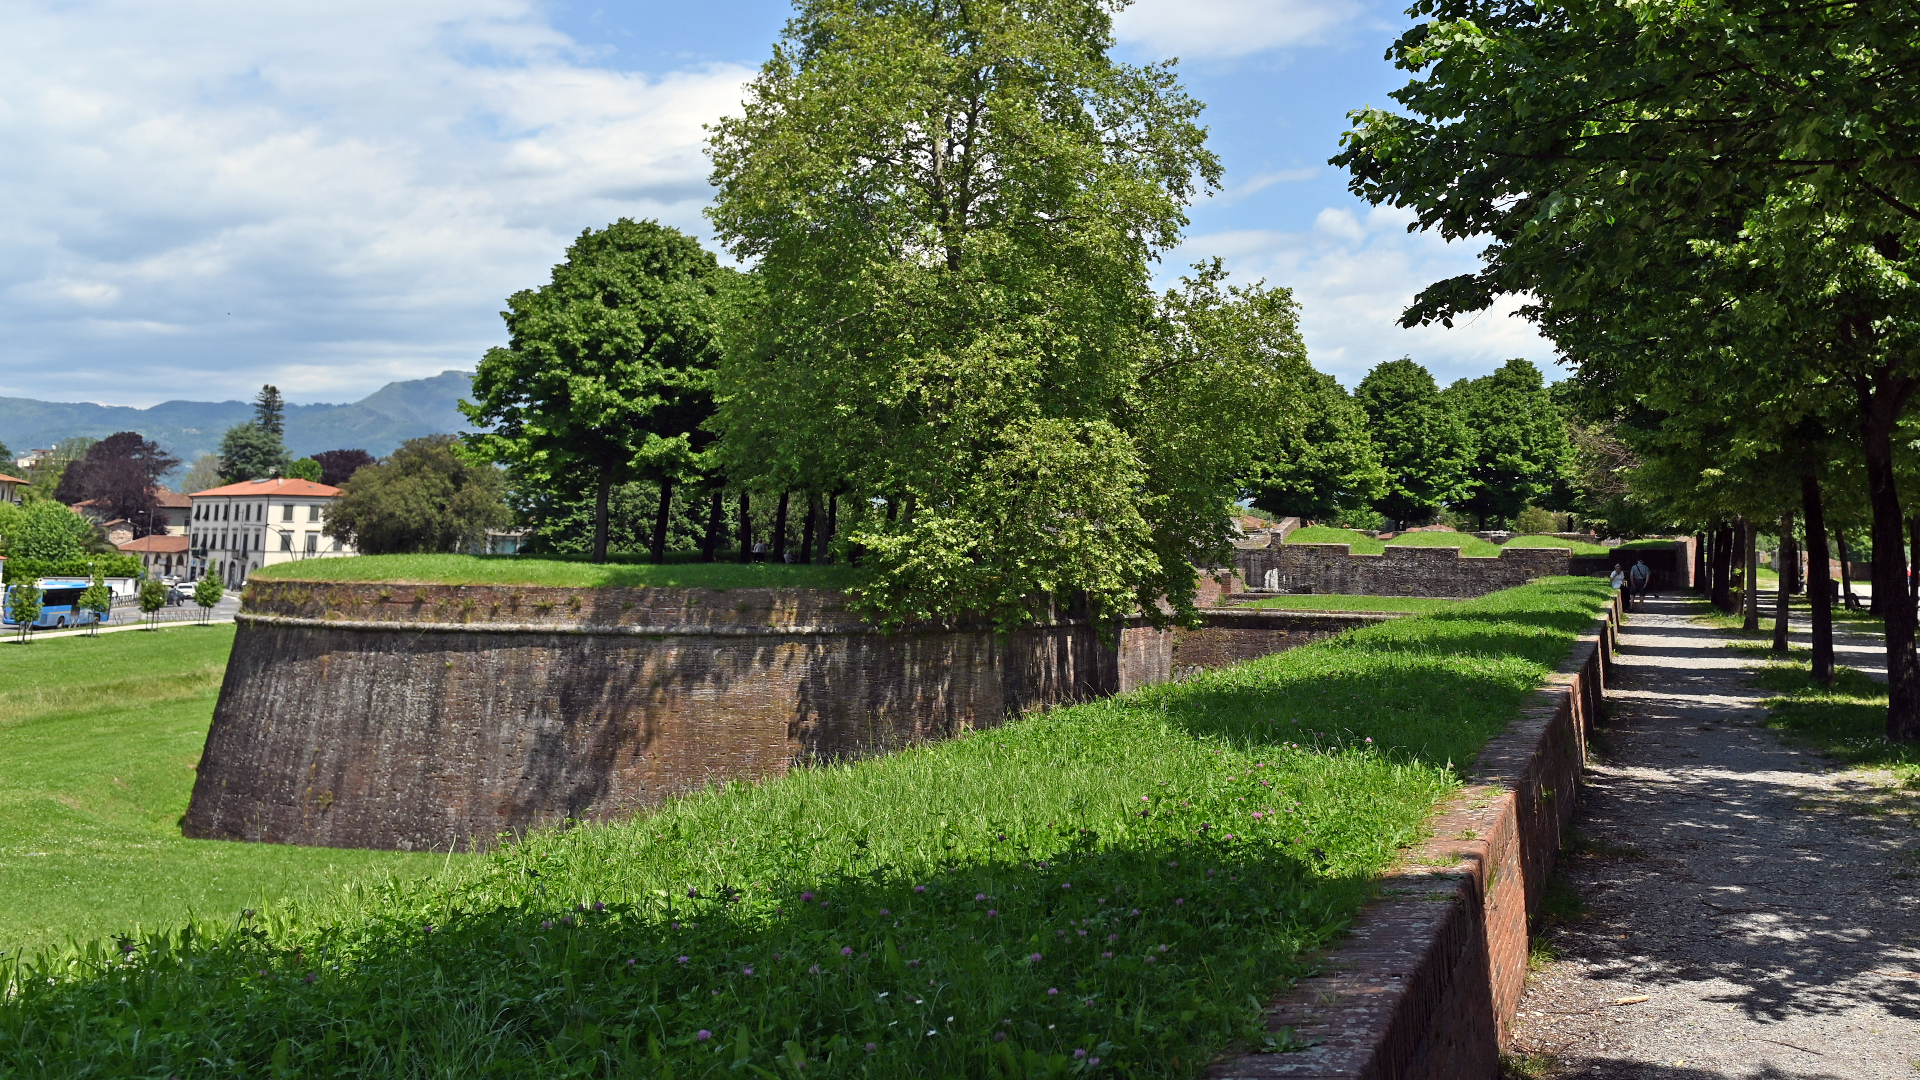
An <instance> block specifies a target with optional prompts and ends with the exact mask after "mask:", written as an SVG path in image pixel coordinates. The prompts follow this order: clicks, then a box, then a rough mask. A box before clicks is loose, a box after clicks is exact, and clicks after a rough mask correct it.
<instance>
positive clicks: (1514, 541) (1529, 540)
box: [1500, 536, 1612, 555]
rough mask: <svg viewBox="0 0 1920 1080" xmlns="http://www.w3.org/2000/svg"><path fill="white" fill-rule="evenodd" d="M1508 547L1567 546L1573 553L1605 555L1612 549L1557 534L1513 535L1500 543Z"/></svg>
mask: <svg viewBox="0 0 1920 1080" xmlns="http://www.w3.org/2000/svg"><path fill="white" fill-rule="evenodd" d="M1500 546H1501V547H1510V548H1567V549H1569V550H1571V551H1572V552H1573V553H1574V554H1575V555H1606V554H1610V553H1611V551H1612V549H1611V548H1608V547H1607V546H1606V545H1604V544H1589V543H1587V542H1586V541H1584V540H1563V539H1561V538H1560V537H1558V536H1515V537H1512V538H1510V539H1508V540H1507V542H1506V543H1504V544H1501V545H1500Z"/></svg>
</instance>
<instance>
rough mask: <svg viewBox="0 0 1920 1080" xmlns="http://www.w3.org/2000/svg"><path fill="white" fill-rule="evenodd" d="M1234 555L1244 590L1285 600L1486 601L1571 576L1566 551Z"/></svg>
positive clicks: (1297, 550) (1328, 547) (1305, 548)
mask: <svg viewBox="0 0 1920 1080" xmlns="http://www.w3.org/2000/svg"><path fill="white" fill-rule="evenodd" d="M1234 556H1235V569H1237V570H1239V571H1240V576H1241V577H1242V578H1243V579H1244V580H1245V581H1246V583H1247V587H1248V588H1250V589H1264V590H1267V591H1269V592H1283V593H1335V594H1347V595H1352V596H1456V597H1471V596H1485V595H1486V594H1487V593H1490V592H1498V591H1499V590H1501V589H1510V588H1513V587H1514V586H1516V585H1525V584H1526V583H1527V582H1529V581H1532V580H1534V579H1535V578H1542V577H1553V576H1558V575H1563V574H1571V573H1574V572H1575V571H1574V570H1573V569H1572V565H1573V552H1572V551H1571V550H1569V549H1566V548H1505V549H1502V550H1501V552H1500V554H1499V555H1498V556H1493V557H1476V558H1467V557H1465V556H1462V555H1461V554H1460V549H1459V548H1450V547H1396V546H1389V547H1388V548H1387V550H1386V553H1385V554H1382V555H1355V554H1353V552H1352V549H1351V546H1350V545H1348V544H1270V545H1268V546H1267V547H1264V548H1253V549H1246V548H1242V549H1240V550H1238V551H1236V552H1235V553H1234Z"/></svg>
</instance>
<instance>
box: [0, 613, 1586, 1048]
mask: <svg viewBox="0 0 1920 1080" xmlns="http://www.w3.org/2000/svg"><path fill="white" fill-rule="evenodd" d="M1607 597H1608V593H1607V590H1606V588H1605V586H1604V584H1603V583H1599V582H1595V581H1592V580H1588V579H1579V578H1559V579H1551V580H1547V581H1543V582H1536V583H1534V584H1531V585H1527V586H1524V587H1521V588H1517V589H1511V590H1507V591H1505V592H1501V593H1495V594H1493V595H1490V596H1486V597H1482V598H1479V599H1477V600H1469V601H1464V602H1460V603H1458V604H1455V605H1452V606H1450V607H1448V608H1447V609H1445V610H1441V611H1437V612H1434V613H1432V614H1429V615H1424V616H1416V617H1413V618H1409V619H1403V620H1397V621H1394V622H1391V623H1386V624H1382V625H1379V626H1372V627H1367V628H1365V629H1362V630H1359V631H1356V632H1354V633H1351V634H1347V635H1342V636H1340V637H1338V638H1333V639H1328V640H1326V641H1322V642H1317V643H1315V644H1313V645H1310V646H1307V647H1304V648H1301V649H1296V650H1293V651H1291V652H1287V653H1282V654H1279V655H1276V656H1271V657H1267V658H1264V659H1262V660H1258V661H1254V662H1252V663H1249V664H1245V665H1241V666H1238V667H1234V668H1229V669H1224V670H1219V671H1213V672H1205V673H1202V674H1199V675H1197V676H1194V677H1192V678H1190V679H1186V680H1183V681H1181V682H1179V683H1174V684H1169V685H1165V686H1158V687H1151V688H1148V689H1146V690H1143V691H1140V692H1137V693H1134V694H1130V695H1127V696H1125V697H1121V698H1113V699H1108V700H1104V701H1098V702H1092V703H1088V704H1084V705H1079V706H1074V707H1071V708H1063V709H1056V710H1054V711H1052V712H1049V713H1045V714H1042V715H1036V716H1032V717H1029V718H1026V719H1023V720H1020V721H1017V722H1014V723H1009V724H1006V725H1004V726H1001V727H998V728H994V729H990V730H987V731H983V732H979V733H976V734H973V735H971V736H968V737H966V738H962V739H958V740H954V741H950V742H945V743H940V744H936V745H932V746H928V747H925V748H922V749H918V750H912V751H908V752H903V753H899V754H895V755H892V756H889V757H884V758H877V759H872V760H867V761H861V762H857V763H850V764H841V765H831V766H823V767H819V768H812V769H805V770H801V771H797V772H795V773H793V774H791V775H789V776H787V777H786V778H784V779H781V780H775V781H768V782H766V783H761V784H740V785H733V786H729V787H727V788H725V789H715V790H711V791H708V792H706V793H704V794H700V795H695V796H691V797H687V798H682V799H678V800H675V801H673V802H671V803H669V804H668V805H667V806H666V807H664V808H663V809H661V810H660V811H658V812H656V813H653V814H650V815H646V816H642V817H639V818H636V819H634V820H632V821H629V822H626V823H621V824H615V825H606V826H588V827H580V828H576V829H573V830H570V831H564V832H560V831H556V832H548V833H542V834H537V835H535V836H534V837H531V838H530V839H529V840H527V841H526V842H524V843H521V844H518V845H515V846H512V847H509V848H505V849H502V850H500V851H498V852H496V853H494V854H492V855H489V856H486V857H484V858H481V859H479V860H476V861H475V862H474V863H472V864H470V865H466V866H456V868H455V869H454V871H453V872H452V874H451V875H449V876H447V877H442V878H436V879H431V880H427V881H420V882H414V883H411V884H407V885H403V886H397V887H394V888H391V889H385V890H368V891H363V892H360V893H358V894H355V895H353V896H351V897H346V898H343V899H339V900H336V901H334V902H332V903H331V904H328V905H319V906H314V907H310V908H306V909H304V910H291V911H288V912H285V913H284V914H281V915H277V916H276V917H275V918H273V919H270V920H266V919H263V920H254V921H252V922H248V923H245V924H243V925H241V926H239V927H235V925H234V924H232V923H207V924H203V925H201V926H198V927H196V928H195V929H194V930H193V932H192V933H191V934H190V935H189V934H185V933H176V934H174V935H171V936H166V937H162V936H154V937H150V938H148V939H147V940H146V941H145V942H143V943H141V944H140V945H139V946H137V947H136V948H135V949H133V950H132V951H131V952H129V953H128V954H127V955H126V956H125V957H124V958H121V957H119V956H117V955H114V954H111V953H110V952H109V951H108V950H101V951H100V952H99V954H98V955H97V956H96V957H95V958H94V959H93V961H92V962H90V963H68V964H55V963H48V964H41V965H36V966H31V967H29V968H27V969H26V970H24V971H22V972H20V976H21V977H19V978H17V979H16V980H15V981H14V983H13V986H12V996H11V997H10V998H5V997H0V1072H8V1071H23V1072H31V1073H33V1074H35V1075H43V1076H69V1075H71V1076H78V1075H133V1074H138V1075H154V1076H165V1075H169V1074H177V1075H180V1076H189V1075H211V1074H212V1073H214V1072H219V1073H222V1074H232V1075H242V1074H244V1075H267V1074H269V1073H272V1074H275V1075H280V1074H285V1075H323V1074H324V1075H355V1076H398V1075H403V1074H404V1075H408V1076H422V1075H442V1076H455V1075H460V1076H464V1075H474V1074H478V1073H482V1072H486V1073H491V1074H499V1075H536V1074H537V1075H545V1076H589V1075H591V1076H647V1077H668V1076H671V1077H677V1078H686V1077H709V1076H711V1077H721V1076H735V1075H737V1076H741V1077H748V1076H753V1077H798V1076H800V1075H802V1070H803V1069H804V1075H805V1076H807V1077H975V1076H977V1077H989V1076H1023V1077H1028V1076H1065V1075H1079V1074H1081V1073H1084V1072H1086V1071H1089V1070H1092V1069H1094V1068H1096V1067H1097V1068H1099V1069H1101V1071H1103V1072H1109V1073H1112V1074H1114V1075H1119V1076H1129V1077H1149V1076H1151V1077H1162V1076H1193V1075H1197V1074H1198V1072H1199V1071H1200V1070H1201V1069H1203V1068H1204V1067H1205V1065H1206V1064H1207V1062H1208V1061H1209V1060H1210V1059H1211V1058H1212V1057H1213V1056H1214V1055H1215V1054H1217V1053H1218V1052H1220V1051H1221V1050H1222V1049H1223V1048H1225V1047H1227V1046H1228V1045H1230V1044H1233V1043H1235V1042H1247V1043H1251V1044H1252V1045H1256V1046H1257V1045H1260V1042H1261V1033H1260V1031H1259V1028H1258V1024H1257V1021H1258V1015H1259V1008H1260V1004H1261V1002H1262V1001H1263V1000H1265V999H1266V998H1267V997H1268V995H1270V994H1271V993H1273V992H1275V991H1277V990H1279V989H1282V988H1283V987H1284V986H1285V985H1287V983H1288V982H1289V980H1291V979H1293V978H1296V977H1298V976H1299V975H1301V974H1302V973H1303V972H1304V971H1305V970H1307V969H1308V965H1309V963H1310V955H1311V952H1312V950H1314V949H1315V948H1317V947H1318V946H1320V945H1323V944H1325V943H1326V942H1328V941H1329V940H1330V939H1332V938H1334V937H1335V936H1337V935H1338V934H1339V933H1340V931H1341V930H1342V929H1343V928H1344V927H1345V926H1346V924H1347V922H1348V921H1349V919H1350V918H1351V917H1352V915H1353V913H1354V912H1355V911H1356V909H1357V907H1358V905H1359V904H1360V903H1361V902H1362V900H1363V899H1364V897H1365V896H1366V895H1367V893H1368V891H1369V889H1370V887H1371V882H1372V881H1373V880H1374V878H1375V877H1376V876H1377V875H1378V873H1379V872H1380V871H1381V869H1382V868H1383V867H1385V866H1386V865H1387V864H1388V863H1389V862H1390V861H1391V860H1392V859H1393V858H1394V857H1395V855H1396V853H1397V852H1399V851H1400V850H1401V848H1403V847H1404V846H1405V845H1407V844H1410V843H1412V842H1414V841H1415V840H1417V839H1419V838H1420V837H1421V836H1422V835H1423V833H1424V831H1425V820H1426V818H1427V815H1428V814H1429V812H1430V811H1431V810H1432V808H1433V807H1434V805H1435V803H1436V801H1437V800H1439V799H1441V798H1442V797H1444V796H1445V795H1447V794H1448V793H1449V792H1451V791H1453V790H1454V789H1455V788H1456V786H1457V785H1458V783H1459V781H1460V777H1459V767H1461V766H1465V765H1467V764H1468V763H1469V762H1471V760H1472V759H1473V757H1474V755H1475V754H1476V753H1477V752H1478V750H1479V749H1480V747H1481V746H1482V744H1483V743H1484V742H1485V741H1486V740H1487V739H1488V738H1489V737H1490V736H1492V735H1493V734H1495V733H1496V732H1497V731H1499V730H1500V729H1501V728H1502V727H1504V726H1505V724H1506V723H1507V721H1508V720H1509V719H1510V718H1511V717H1513V716H1514V715H1516V714H1517V712H1518V710H1519V709H1520V708H1521V707H1522V706H1523V705H1524V703H1525V702H1526V701H1527V695H1528V693H1529V691H1531V690H1532V689H1533V688H1534V687H1535V686H1536V685H1538V684H1539V682H1540V681H1541V679H1542V678H1543V677H1544V676H1545V675H1546V674H1547V673H1548V672H1550V671H1551V670H1552V669H1553V667H1554V666H1556V665H1557V664H1558V663H1559V662H1560V661H1561V660H1562V659H1563V658H1564V657H1565V656H1566V654H1567V651H1568V649H1569V647H1570V646H1571V644H1572V642H1573V640H1574V638H1575V636H1576V635H1577V634H1578V633H1579V632H1580V631H1582V630H1585V629H1586V628H1587V627H1589V626H1590V625H1591V623H1592V619H1593V617H1594V615H1595V614H1596V613H1597V612H1598V611H1599V610H1601V608H1602V607H1603V606H1604V604H1605V603H1606V601H1607ZM136 1034H137V1036H138V1037H135V1036H136ZM1096 1059H1098V1061H1096ZM213 1062H218V1063H220V1064H218V1065H214V1064H212V1063H213Z"/></svg>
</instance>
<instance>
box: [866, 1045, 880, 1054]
mask: <svg viewBox="0 0 1920 1080" xmlns="http://www.w3.org/2000/svg"><path fill="white" fill-rule="evenodd" d="M878 1049H880V1044H879V1043H868V1044H867V1053H869V1054H871V1053H873V1052H874V1051H875V1050H878Z"/></svg>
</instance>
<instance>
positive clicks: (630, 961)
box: [627, 960, 640, 967]
mask: <svg viewBox="0 0 1920 1080" xmlns="http://www.w3.org/2000/svg"><path fill="white" fill-rule="evenodd" d="M639 962H640V961H638V960H629V961H627V966H628V967H632V966H633V965H635V964H637V963H639Z"/></svg>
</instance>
